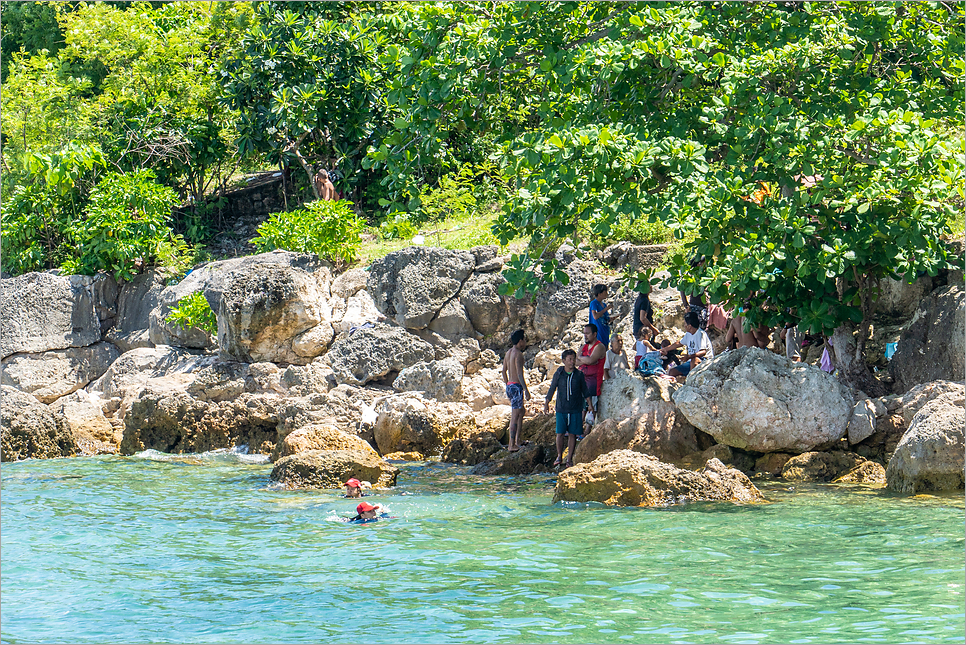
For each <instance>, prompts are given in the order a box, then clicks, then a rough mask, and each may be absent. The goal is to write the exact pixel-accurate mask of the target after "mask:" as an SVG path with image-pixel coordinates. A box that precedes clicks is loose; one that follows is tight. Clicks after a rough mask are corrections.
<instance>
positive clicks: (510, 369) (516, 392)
mask: <svg viewBox="0 0 966 645" xmlns="http://www.w3.org/2000/svg"><path fill="white" fill-rule="evenodd" d="M526 348H527V337H526V334H524V333H523V330H522V329H518V330H516V331H515V332H513V333H512V334H510V349H508V350H507V353H506V356H504V357H503V382H504V383H506V396H507V398H508V399H510V429H509V433H510V439H509V441H507V450H508V451H510V452H517V451H518V450H520V429H521V428H522V427H523V415H524V414H525V413H526V408H525V407H524V403H523V402H524V400H527V401H529V400H530V390H528V389H527V381H526V379H525V378H523V351H524V350H525V349H526Z"/></svg>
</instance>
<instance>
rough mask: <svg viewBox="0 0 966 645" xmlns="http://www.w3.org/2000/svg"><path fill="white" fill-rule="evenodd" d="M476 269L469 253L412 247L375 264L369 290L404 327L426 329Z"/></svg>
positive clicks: (370, 270)
mask: <svg viewBox="0 0 966 645" xmlns="http://www.w3.org/2000/svg"><path fill="white" fill-rule="evenodd" d="M475 267H476V259H475V258H474V257H473V254H472V253H470V252H468V251H450V250H447V249H440V248H435V247H424V246H411V247H408V248H405V249H402V250H399V251H394V252H393V253H390V254H389V255H387V256H386V257H384V258H382V259H381V260H376V261H375V262H373V263H372V266H371V267H370V268H369V279H368V281H367V288H368V291H369V293H370V294H371V295H372V299H373V300H374V301H375V303H376V307H377V308H378V309H379V311H381V312H382V313H383V314H385V315H386V316H388V317H390V318H392V319H393V320H395V321H396V322H397V323H399V324H400V325H402V326H403V327H408V328H411V329H423V328H425V327H428V326H429V324H430V323H431V322H432V321H433V319H434V318H436V316H437V314H439V312H440V310H441V309H442V308H443V306H444V305H445V304H446V303H447V302H449V301H450V300H452V299H453V298H454V296H456V295H457V294H458V293H459V291H460V288H462V286H463V283H464V282H465V281H466V279H467V278H468V277H469V275H470V273H472V271H473V269H474V268H475Z"/></svg>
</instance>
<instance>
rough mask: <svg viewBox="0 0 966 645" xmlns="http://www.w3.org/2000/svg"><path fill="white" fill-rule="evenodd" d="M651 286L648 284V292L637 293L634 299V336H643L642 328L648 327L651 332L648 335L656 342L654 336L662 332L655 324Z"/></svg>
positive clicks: (652, 341) (647, 336)
mask: <svg viewBox="0 0 966 645" xmlns="http://www.w3.org/2000/svg"><path fill="white" fill-rule="evenodd" d="M650 293H651V286H650V285H647V292H646V293H639V294H637V299H636V300H635V301H634V320H633V323H634V328H633V332H634V338H640V337H641V333H640V332H641V329H645V328H646V329H647V330H648V331H649V332H650V333H649V334H647V335H646V338H648V339H649V340H650V341H651V344H653V343H654V338H655V337H656V336H657V335H658V334H660V333H661V332H660V331H659V330H658V328H657V327H655V326H654V307H653V306H652V305H651V298H650Z"/></svg>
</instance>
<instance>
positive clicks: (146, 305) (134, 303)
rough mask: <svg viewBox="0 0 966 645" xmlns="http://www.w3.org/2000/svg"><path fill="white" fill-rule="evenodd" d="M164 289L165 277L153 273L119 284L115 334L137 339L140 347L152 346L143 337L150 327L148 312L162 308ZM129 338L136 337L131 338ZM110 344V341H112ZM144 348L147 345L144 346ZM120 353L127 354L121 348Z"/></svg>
mask: <svg viewBox="0 0 966 645" xmlns="http://www.w3.org/2000/svg"><path fill="white" fill-rule="evenodd" d="M166 287H167V281H166V279H165V273H164V272H163V271H162V270H159V269H152V270H149V271H145V272H144V273H139V274H138V275H136V276H134V277H133V278H132V279H131V280H129V281H127V282H122V283H121V284H120V289H119V292H118V296H117V318H116V319H115V322H114V331H115V333H116V334H117V335H118V336H120V337H122V338H132V339H137V342H139V343H149V344H151V345H153V343H151V338H150V333H147V334H144V336H143V337H142V335H141V334H140V333H137V334H135V332H143V331H146V330H148V329H150V327H151V312H152V311H153V310H154V309H155V308H156V307H158V305H160V304H161V292H162V291H164V290H165V288H166ZM131 334H135V335H134V336H131ZM112 342H113V341H112ZM143 346H144V347H148V346H150V345H148V344H145V345H143ZM122 351H126V350H125V349H124V348H122Z"/></svg>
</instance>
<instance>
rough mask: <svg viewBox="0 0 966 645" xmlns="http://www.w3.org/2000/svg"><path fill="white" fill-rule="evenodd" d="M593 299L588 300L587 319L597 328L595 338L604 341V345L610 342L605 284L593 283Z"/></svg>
mask: <svg viewBox="0 0 966 645" xmlns="http://www.w3.org/2000/svg"><path fill="white" fill-rule="evenodd" d="M591 293H593V296H594V297H593V299H592V300H591V301H590V319H589V320H588V321H587V322H588V323H590V324H591V325H594V326H595V327H596V328H597V340H599V341H600V342H602V343H604V347H607V345H609V344H610V308H611V305H610V304H606V305H605V304H604V298H606V297H607V294H608V292H607V285H606V284H595V285H594V288H593V290H592V292H591Z"/></svg>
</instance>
